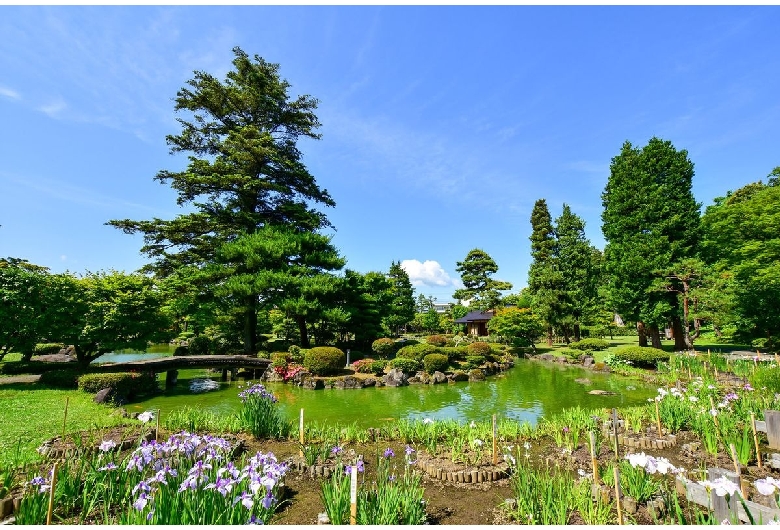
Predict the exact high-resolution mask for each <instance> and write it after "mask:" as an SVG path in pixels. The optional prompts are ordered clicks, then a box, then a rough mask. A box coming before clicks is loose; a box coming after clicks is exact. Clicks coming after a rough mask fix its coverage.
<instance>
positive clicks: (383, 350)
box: [371, 337, 395, 357]
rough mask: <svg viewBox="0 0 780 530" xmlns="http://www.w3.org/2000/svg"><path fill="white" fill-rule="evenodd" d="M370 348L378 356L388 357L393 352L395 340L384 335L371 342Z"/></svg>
mask: <svg viewBox="0 0 780 530" xmlns="http://www.w3.org/2000/svg"><path fill="white" fill-rule="evenodd" d="M371 350H373V352H374V353H376V354H377V355H379V356H380V357H390V356H391V355H392V354H393V353H394V352H395V341H394V340H393V339H388V338H386V337H384V338H381V339H376V340H375V341H374V342H372V343H371Z"/></svg>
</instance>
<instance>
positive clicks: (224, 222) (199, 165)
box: [108, 48, 334, 353]
mask: <svg viewBox="0 0 780 530" xmlns="http://www.w3.org/2000/svg"><path fill="white" fill-rule="evenodd" d="M233 51H234V54H235V59H234V60H233V69H232V70H231V71H229V72H228V73H227V76H226V78H225V80H224V81H220V80H218V79H217V78H215V77H214V76H212V75H210V74H208V73H206V72H200V71H196V72H195V74H194V77H193V79H191V80H190V81H189V82H188V83H187V86H186V87H185V88H182V89H181V90H179V92H178V93H177V96H176V99H175V101H176V104H175V107H174V108H175V110H176V111H177V112H179V113H181V114H180V116H179V117H178V118H177V121H178V122H179V124H180V125H181V132H180V133H179V134H177V135H169V136H168V137H167V138H166V140H167V142H168V145H169V146H170V147H171V152H172V153H174V154H175V153H188V154H189V158H188V160H189V162H188V164H187V167H186V169H184V170H183V171H166V170H163V171H160V172H159V173H158V174H157V176H156V177H155V179H156V180H158V181H160V182H161V183H168V184H170V186H171V187H172V188H173V189H174V190H175V191H176V192H177V194H178V198H177V203H178V204H179V205H180V206H189V207H190V210H191V211H190V212H188V213H184V214H181V215H179V216H177V217H176V218H174V219H173V220H163V219H158V218H155V219H152V220H150V221H131V220H129V219H125V220H114V221H110V222H109V223H108V224H110V225H113V226H115V227H117V228H120V229H122V230H124V231H125V232H127V233H131V234H132V233H141V234H143V235H144V246H143V247H142V249H141V250H142V252H143V253H145V254H146V255H147V256H149V257H150V258H152V259H153V260H154V262H153V264H152V265H150V266H149V267H148V268H149V269H150V270H153V271H154V272H156V273H157V274H158V275H160V276H162V277H165V276H168V275H170V274H172V273H173V272H174V271H176V270H178V269H180V268H181V267H196V268H204V269H205V268H206V267H207V266H209V265H214V264H215V263H216V256H217V253H218V251H219V249H220V247H222V245H223V244H225V243H226V242H233V241H235V240H237V239H239V238H241V237H245V236H250V235H252V234H254V233H255V232H257V231H258V230H260V229H262V228H263V227H266V226H268V225H275V226H288V227H292V228H294V229H295V230H298V231H302V232H314V231H317V230H318V229H320V228H323V227H325V226H328V225H329V223H328V221H327V219H326V217H325V216H324V214H322V213H321V212H320V211H318V210H317V209H316V206H318V205H324V206H334V202H333V200H332V199H331V197H330V195H329V194H328V192H327V191H325V190H323V189H321V188H320V187H319V186H318V185H317V183H316V181H315V179H314V177H313V176H312V175H311V174H310V173H309V171H308V170H307V169H306V167H305V166H304V164H303V162H302V155H301V152H300V151H299V150H298V146H297V143H298V140H299V139H301V138H311V139H317V138H319V134H318V133H317V132H316V130H317V128H318V127H319V125H320V123H319V121H318V119H317V116H316V115H315V114H314V111H315V109H316V108H317V100H316V99H313V98H311V97H310V96H298V97H295V98H293V97H291V96H290V94H289V88H290V85H289V83H288V82H287V81H284V80H282V79H281V78H280V76H279V66H278V65H276V64H273V63H268V62H266V61H265V60H264V59H262V58H261V57H259V56H255V57H254V59H251V58H250V57H249V56H248V55H247V54H246V53H244V52H243V51H242V50H241V49H240V48H235V49H234V50H233ZM211 271H212V272H213V274H214V275H213V276H211V277H210V278H203V279H204V282H203V283H202V284H201V285H200V287H201V288H202V289H204V290H206V291H208V290H209V289H210V286H212V285H218V284H219V283H220V282H221V281H222V280H223V279H224V277H225V275H224V274H223V273H222V271H220V270H219V269H213V268H212V269H211ZM234 272H236V273H237V274H240V275H246V274H249V273H251V272H252V271H251V270H249V269H247V270H241V269H240V267H239V268H238V269H236V270H235V271H234ZM312 290H315V291H316V290H318V289H317V288H315V287H312ZM223 292H224V291H223ZM239 292H243V295H244V297H243V298H242V299H239V298H238V294H239ZM232 302H233V303H234V308H236V309H238V310H239V311H234V312H238V313H239V314H240V318H241V319H242V320H243V326H242V328H243V343H244V351H245V352H247V353H253V352H256V351H257V350H256V347H257V340H258V337H257V311H258V303H259V301H258V298H257V296H256V293H255V292H253V291H252V290H251V289H243V288H240V289H239V290H238V291H237V292H235V293H233V297H232ZM304 305H305V304H304ZM299 313H301V314H303V313H304V311H303V310H300V311H299Z"/></svg>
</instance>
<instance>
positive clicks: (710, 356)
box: [707, 348, 712, 361]
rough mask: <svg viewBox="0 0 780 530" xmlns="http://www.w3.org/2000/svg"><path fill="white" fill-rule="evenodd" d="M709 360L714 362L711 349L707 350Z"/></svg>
mask: <svg viewBox="0 0 780 530" xmlns="http://www.w3.org/2000/svg"><path fill="white" fill-rule="evenodd" d="M707 360H708V361H711V360H712V354H711V353H710V349H709V348H707Z"/></svg>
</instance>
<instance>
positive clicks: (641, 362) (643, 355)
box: [613, 346, 669, 368]
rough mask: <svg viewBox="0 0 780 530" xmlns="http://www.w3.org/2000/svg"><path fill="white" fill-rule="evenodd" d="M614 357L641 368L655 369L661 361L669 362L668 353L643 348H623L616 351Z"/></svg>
mask: <svg viewBox="0 0 780 530" xmlns="http://www.w3.org/2000/svg"><path fill="white" fill-rule="evenodd" d="M613 357H614V358H615V359H616V360H618V361H624V362H629V363H631V364H632V365H634V366H636V367H639V368H655V367H656V365H657V364H658V362H659V361H664V362H668V361H669V354H668V353H667V352H665V351H663V350H659V349H658V348H649V347H644V348H643V347H642V346H621V347H620V348H617V349H616V350H615V351H614V353H613Z"/></svg>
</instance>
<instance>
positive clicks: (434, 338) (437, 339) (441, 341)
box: [426, 335, 447, 347]
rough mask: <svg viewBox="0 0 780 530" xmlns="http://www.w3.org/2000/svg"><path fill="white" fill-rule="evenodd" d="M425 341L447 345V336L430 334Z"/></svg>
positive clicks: (437, 344) (436, 344) (435, 344)
mask: <svg viewBox="0 0 780 530" xmlns="http://www.w3.org/2000/svg"><path fill="white" fill-rule="evenodd" d="M426 342H427V343H428V344H432V345H434V346H439V347H443V346H446V345H447V337H445V336H444V335H430V336H429V337H428V338H427V339H426Z"/></svg>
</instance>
